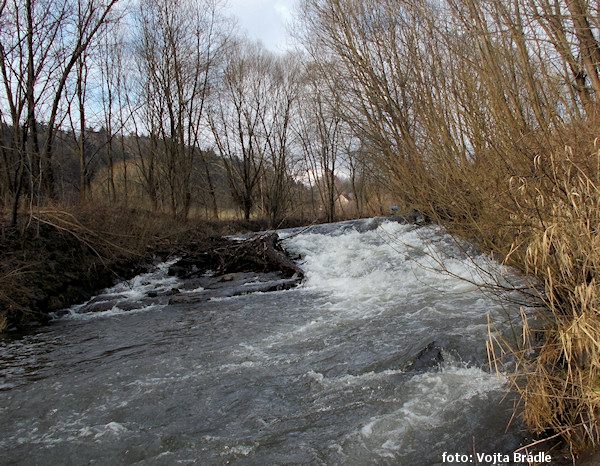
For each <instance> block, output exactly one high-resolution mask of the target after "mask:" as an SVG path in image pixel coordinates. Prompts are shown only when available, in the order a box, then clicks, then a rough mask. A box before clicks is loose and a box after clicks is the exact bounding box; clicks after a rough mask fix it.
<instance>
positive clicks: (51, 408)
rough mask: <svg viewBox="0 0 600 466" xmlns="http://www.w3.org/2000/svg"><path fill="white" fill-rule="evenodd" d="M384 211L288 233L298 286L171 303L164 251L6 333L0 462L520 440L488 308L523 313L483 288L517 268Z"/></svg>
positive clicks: (1, 346) (276, 460) (247, 456)
mask: <svg viewBox="0 0 600 466" xmlns="http://www.w3.org/2000/svg"><path fill="white" fill-rule="evenodd" d="M375 222H376V221H375V220H361V221H355V222H344V223H340V224H334V225H328V226H318V227H314V228H312V229H309V230H305V231H304V230H299V229H297V230H290V231H285V232H281V233H280V234H281V236H283V237H287V239H286V240H285V241H284V246H285V247H286V249H288V250H289V251H291V252H293V253H295V254H298V255H299V256H301V259H300V265H301V267H302V268H303V269H304V270H305V272H306V279H305V282H304V283H303V284H302V285H301V286H300V287H299V288H295V289H292V290H287V291H277V292H270V293H251V294H248V295H243V296H236V297H231V298H217V299H212V300H210V301H206V302H198V303H194V304H177V305H169V304H168V298H165V297H164V296H162V294H163V293H162V292H163V291H166V290H169V289H171V288H173V287H180V288H182V289H184V288H185V283H184V282H183V281H182V280H180V279H176V278H174V277H169V276H168V275H167V269H168V264H167V265H163V266H162V267H159V268H158V269H157V270H155V271H154V272H152V273H150V274H145V275H143V276H140V277H137V278H136V279H135V280H133V281H131V282H130V283H128V284H120V285H117V286H116V287H114V288H113V289H110V290H106V292H104V293H103V294H102V295H101V296H99V297H97V298H95V300H94V303H93V305H94V306H96V308H94V309H95V310H96V312H84V310H88V311H89V310H90V309H92V307H93V306H92V303H88V304H87V305H86V306H87V307H86V306H78V307H74V308H73V309H71V310H70V312H69V313H68V314H66V315H64V316H62V317H60V318H58V319H57V320H56V321H55V322H54V323H53V324H52V325H51V326H48V327H44V328H39V329H35V330H32V331H30V332H27V333H26V334H23V335H19V336H14V337H11V338H5V339H4V340H0V432H2V436H1V437H0V450H1V451H2V452H3V453H2V460H0V462H1V463H3V464H32V463H37V464H83V463H88V462H89V463H95V464H134V463H136V464H137V463H139V464H165V465H166V464H177V463H197V464H224V463H235V464H402V465H404V464H406V465H431V464H438V463H441V461H442V453H443V452H451V453H467V454H469V453H472V452H473V451H478V452H484V453H489V454H492V453H507V452H510V451H511V450H512V449H515V448H517V447H518V443H519V441H520V436H519V432H517V428H516V427H513V428H512V429H509V430H508V432H507V431H506V427H507V424H508V422H509V419H510V416H511V408H512V404H511V402H510V401H508V400H505V401H502V399H503V396H504V395H505V392H506V388H507V387H506V386H505V384H504V381H503V380H502V379H500V378H498V377H497V376H496V375H495V374H490V373H489V371H488V370H487V356H486V350H485V342H486V339H487V335H488V326H487V323H488V315H491V316H492V318H493V319H494V321H495V323H496V324H497V325H498V326H499V327H500V328H501V329H502V330H505V331H506V332H509V329H510V325H511V324H517V323H518V320H519V316H518V308H514V307H511V306H503V305H501V303H499V302H497V301H496V300H494V299H492V297H491V296H488V295H487V294H485V293H483V292H482V291H481V290H480V289H479V288H478V287H477V286H476V285H475V284H474V283H483V281H484V280H489V279H490V276H496V277H501V276H503V278H502V279H506V278H507V275H506V274H507V271H505V270H503V269H502V267H500V266H499V265H498V264H495V263H493V262H492V261H490V260H489V259H487V258H486V257H485V256H483V255H479V256H477V255H476V256H475V258H474V259H471V258H469V256H467V255H466V254H465V253H464V251H463V250H462V247H461V246H460V244H458V243H456V242H455V241H454V240H453V239H452V238H451V237H449V236H448V235H446V234H444V233H443V232H441V231H440V230H439V229H438V228H436V227H430V228H429V227H427V228H426V227H417V226H414V225H405V224H400V223H395V222H383V224H382V225H380V226H377V225H376V223H375ZM471 255H472V254H471ZM440 260H441V261H443V264H444V266H445V267H446V269H447V270H448V271H449V272H450V273H440V272H439V271H437V270H436V269H439V268H440V264H439V263H438V261H440ZM476 265H477V266H478V267H475V266H476ZM481 270H484V271H487V272H486V273H482V272H481ZM453 275H455V276H461V277H464V278H467V279H468V280H470V281H467V280H462V279H459V278H456V277H455V276H453ZM184 293H185V290H184ZM149 294H150V295H151V296H148V295H149ZM152 296H154V297H152ZM424 348H428V350H426V352H425V358H423V359H421V358H417V359H415V358H416V356H417V355H418V354H419V352H421V350H423V349H424ZM428 355H433V356H434V357H433V359H431V360H428V359H427V356H428Z"/></svg>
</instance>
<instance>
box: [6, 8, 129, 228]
mask: <svg viewBox="0 0 600 466" xmlns="http://www.w3.org/2000/svg"><path fill="white" fill-rule="evenodd" d="M117 1H118V0H111V1H108V2H103V1H100V0H98V1H96V0H88V1H83V0H79V1H78V2H77V4H76V7H75V8H73V5H72V2H71V1H69V0H59V1H49V0H26V1H25V2H24V3H22V2H18V1H13V2H10V3H9V2H8V0H7V1H4V2H3V3H2V4H1V5H0V11H1V14H2V29H1V31H0V34H1V35H2V37H1V40H0V43H1V46H0V66H1V68H2V81H3V91H4V99H3V100H4V101H5V102H7V104H8V107H9V109H10V111H9V113H10V126H11V127H12V128H13V129H12V131H13V134H14V137H13V144H12V146H11V153H12V157H13V159H14V162H12V165H13V167H15V168H14V169H13V172H14V175H15V176H14V178H13V180H14V181H15V183H14V184H13V186H12V191H13V207H12V218H13V223H14V222H16V214H17V209H18V206H19V200H20V196H21V194H22V192H23V186H24V178H23V177H24V175H25V172H26V171H27V172H28V174H29V179H28V193H29V195H30V196H36V197H37V202H42V201H43V200H44V198H52V197H54V179H53V173H52V156H53V145H54V141H55V137H56V132H57V129H58V126H59V124H60V122H61V121H62V118H64V113H62V112H64V108H61V102H62V101H63V97H64V93H65V88H66V86H67V82H68V78H69V76H70V75H71V73H72V71H73V69H74V67H75V66H76V64H77V63H78V62H79V61H80V59H81V57H82V55H83V54H84V52H85V51H86V50H87V49H88V47H89V46H90V44H91V43H92V42H93V40H94V39H95V37H96V34H97V32H98V30H99V29H100V27H101V26H102V25H103V24H104V23H105V22H106V21H108V20H109V15H110V13H111V10H112V9H113V7H114V5H115V4H116V3H117ZM42 120H43V121H44V128H43V131H42V130H40V128H39V122H40V121H42ZM31 200H32V202H33V197H31Z"/></svg>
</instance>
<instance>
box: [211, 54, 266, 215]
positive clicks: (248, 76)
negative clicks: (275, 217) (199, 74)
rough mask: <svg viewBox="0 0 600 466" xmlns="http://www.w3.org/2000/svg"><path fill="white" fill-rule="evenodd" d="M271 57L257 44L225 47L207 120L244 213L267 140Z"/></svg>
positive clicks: (252, 197)
mask: <svg viewBox="0 0 600 466" xmlns="http://www.w3.org/2000/svg"><path fill="white" fill-rule="evenodd" d="M272 66H273V58H272V56H270V55H269V54H268V52H267V51H266V50H265V49H264V48H263V47H262V46H260V45H259V44H237V45H236V46H235V48H233V49H232V50H231V51H230V53H229V59H228V61H227V64H226V67H225V69H224V72H223V76H222V84H221V87H220V89H219V94H218V96H216V99H214V100H213V101H212V106H211V112H210V115H209V119H210V125H211V129H212V132H213V137H214V139H215V142H216V146H217V149H218V151H219V154H220V156H221V158H222V161H223V164H224V168H225V172H226V174H227V178H228V181H229V185H230V188H231V193H232V195H233V198H234V200H235V201H236V202H237V204H238V205H239V206H240V208H241V209H242V212H243V215H244V218H245V219H249V218H250V214H251V212H252V209H253V207H254V204H255V200H256V191H257V189H258V186H259V182H260V179H261V176H262V175H263V170H264V164H265V154H266V150H267V146H268V144H267V143H266V140H265V138H262V137H261V133H262V132H263V130H264V125H265V122H266V119H267V112H268V105H267V102H268V100H269V93H270V83H269V73H270V70H271V67H272Z"/></svg>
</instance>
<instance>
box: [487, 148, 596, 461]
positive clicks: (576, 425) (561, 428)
mask: <svg viewBox="0 0 600 466" xmlns="http://www.w3.org/2000/svg"><path fill="white" fill-rule="evenodd" d="M590 158H591V159H595V160H597V162H598V164H599V165H597V164H589V161H590ZM586 160H587V162H588V167H584V166H582V164H580V163H578V162H576V161H575V160H574V156H573V149H572V148H567V149H566V150H565V151H564V152H563V153H559V154H558V155H550V156H548V157H546V158H542V157H538V158H536V160H535V167H534V169H535V173H534V175H535V176H534V178H533V180H534V181H532V180H528V181H527V182H525V181H522V182H520V183H513V195H514V197H513V199H514V204H513V212H512V214H511V218H512V220H513V222H514V224H522V225H528V228H523V229H520V230H519V233H518V234H516V235H515V238H514V240H513V242H512V244H511V246H510V253H509V254H508V255H507V260H509V261H511V262H512V263H513V264H514V263H519V264H521V268H522V269H523V270H524V271H525V272H526V273H528V274H529V275H531V276H533V277H535V278H536V279H537V280H538V281H539V283H540V284H542V285H543V287H542V290H541V292H540V293H539V295H538V297H539V299H540V301H541V302H542V303H543V305H544V307H545V311H544V312H543V313H542V314H540V317H541V318H542V319H543V322H544V325H543V329H542V330H541V331H539V330H538V331H535V332H534V331H531V330H530V328H529V324H528V317H527V316H525V315H523V323H524V331H523V341H522V342H521V344H515V343H514V342H513V343H510V344H509V343H508V342H506V341H505V340H500V339H499V338H498V337H497V336H496V335H494V334H492V338H491V341H492V342H493V344H492V346H491V354H492V359H493V360H494V364H496V365H497V363H498V360H499V359H501V357H502V356H504V355H506V354H511V355H512V356H516V357H517V360H518V365H517V369H516V370H515V372H514V373H513V374H512V376H511V380H512V381H513V383H514V386H515V388H516V389H517V390H518V391H519V393H520V395H521V402H522V403H521V405H522V416H523V419H524V421H525V423H526V424H527V426H528V427H529V428H530V429H531V430H532V431H533V432H535V433H537V434H539V435H541V436H547V437H551V438H553V437H556V436H560V437H562V438H563V439H564V440H565V441H566V442H567V445H568V446H569V448H570V450H571V451H572V452H573V453H574V454H577V453H579V452H581V451H582V450H583V449H585V448H587V447H589V446H598V445H599V444H600V430H599V425H598V413H599V409H600V289H599V279H600V277H599V276H598V271H600V230H599V228H600V185H599V183H598V176H599V175H600V172H599V171H598V170H597V168H596V169H595V170H590V168H589V165H596V167H598V166H600V152H598V153H596V154H594V155H593V156H592V157H587V158H586ZM532 355H533V356H532Z"/></svg>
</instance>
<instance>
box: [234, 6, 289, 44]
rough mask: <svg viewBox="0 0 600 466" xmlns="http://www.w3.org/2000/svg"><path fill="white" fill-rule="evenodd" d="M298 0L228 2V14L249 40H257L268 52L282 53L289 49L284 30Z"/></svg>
mask: <svg viewBox="0 0 600 466" xmlns="http://www.w3.org/2000/svg"><path fill="white" fill-rule="evenodd" d="M297 3H298V0H229V13H230V14H231V15H232V16H234V17H235V18H237V21H238V24H239V26H240V28H241V29H242V30H245V31H246V32H247V34H248V37H249V38H250V39H258V40H260V41H262V43H263V44H264V45H265V47H267V48H268V49H269V50H271V51H273V52H277V53H283V52H285V51H286V50H289V49H290V48H291V45H292V44H291V42H290V40H289V39H288V37H287V33H286V30H285V26H286V22H289V21H291V20H292V12H293V11H294V8H295V6H296V5H297Z"/></svg>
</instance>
